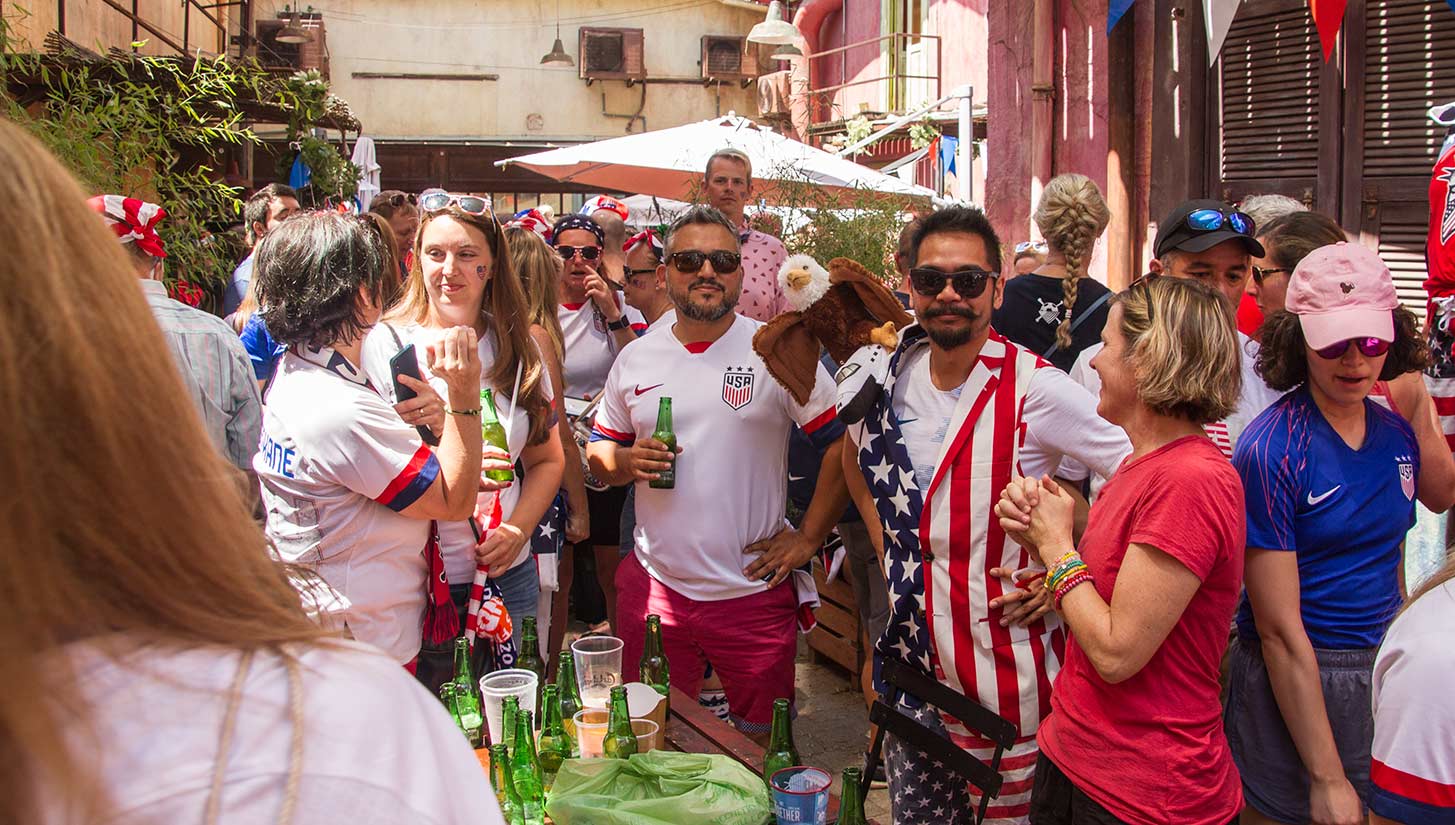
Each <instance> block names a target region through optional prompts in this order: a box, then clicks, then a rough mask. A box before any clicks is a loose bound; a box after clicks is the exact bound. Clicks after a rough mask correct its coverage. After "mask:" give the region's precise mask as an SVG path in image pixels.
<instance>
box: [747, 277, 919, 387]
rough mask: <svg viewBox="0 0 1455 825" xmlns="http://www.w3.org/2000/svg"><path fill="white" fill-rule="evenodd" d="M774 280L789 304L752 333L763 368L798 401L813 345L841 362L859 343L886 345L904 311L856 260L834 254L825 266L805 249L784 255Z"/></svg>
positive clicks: (811, 369)
mask: <svg viewBox="0 0 1455 825" xmlns="http://www.w3.org/2000/svg"><path fill="white" fill-rule="evenodd" d="M778 284H779V285H780V286H781V287H782V288H783V294H784V295H785V296H787V298H788V304H789V306H791V307H792V309H790V310H788V311H787V312H784V313H781V314H780V315H779V316H778V317H776V318H774V319H773V320H771V321H769V322H768V323H767V324H766V325H764V326H763V327H762V328H760V329H759V330H758V332H757V334H756V335H754V336H753V349H754V351H756V352H757V353H758V355H760V356H762V358H763V362H764V363H765V364H766V365H767V367H768V372H769V374H771V375H772V376H773V378H774V379H775V380H777V381H778V383H779V384H782V385H783V388H784V389H786V390H788V392H789V393H790V394H791V395H792V396H793V398H794V399H795V400H797V401H798V403H800V404H807V403H808V398H809V395H810V394H811V393H812V392H813V379H814V374H815V371H816V370H817V369H818V356H819V346H820V345H822V346H823V348H824V349H826V350H828V353H829V357H831V358H833V359H834V361H836V362H838V363H840V364H842V363H844V362H845V361H847V360H849V356H851V355H853V354H854V352H855V351H856V350H858V349H859V348H860V347H862V346H864V345H865V344H878V345H880V346H883V347H888V348H890V349H891V350H892V349H893V348H894V347H895V345H896V344H897V343H898V336H897V334H896V331H897V330H899V329H901V328H903V327H905V326H907V325H908V324H909V323H910V320H911V319H910V317H909V313H907V312H905V311H904V308H903V307H902V306H900V304H899V300H898V299H897V298H895V297H894V293H892V292H890V291H889V289H888V288H887V287H885V286H884V285H883V284H881V283H880V282H879V281H878V279H876V278H875V277H874V276H873V275H871V274H870V273H869V270H867V269H865V268H864V267H863V266H861V265H860V264H859V263H858V262H857V261H851V260H849V259H848V258H834V259H833V260H832V261H829V267H828V269H827V270H825V269H824V268H823V267H822V266H821V265H819V263H818V261H815V260H814V259H813V258H812V257H811V256H808V255H790V256H789V257H788V260H786V261H784V262H783V267H782V269H780V270H779V271H778Z"/></svg>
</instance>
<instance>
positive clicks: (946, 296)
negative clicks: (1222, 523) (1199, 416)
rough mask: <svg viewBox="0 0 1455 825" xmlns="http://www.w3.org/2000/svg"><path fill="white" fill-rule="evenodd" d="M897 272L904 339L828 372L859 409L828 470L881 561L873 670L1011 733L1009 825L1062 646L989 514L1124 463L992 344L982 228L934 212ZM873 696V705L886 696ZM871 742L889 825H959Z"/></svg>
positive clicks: (910, 763) (1049, 370)
mask: <svg viewBox="0 0 1455 825" xmlns="http://www.w3.org/2000/svg"><path fill="white" fill-rule="evenodd" d="M908 258H909V263H910V269H909V284H910V288H911V290H912V293H913V294H912V295H911V298H910V302H911V304H912V309H913V310H914V313H915V317H916V318H917V323H915V324H912V325H910V326H908V327H906V328H905V329H903V330H901V332H900V342H899V346H898V347H897V348H896V349H895V351H894V352H893V353H892V354H891V355H888V356H886V355H885V354H884V350H883V349H882V348H878V347H865V348H863V349H861V350H860V351H859V353H857V354H855V355H854V356H853V357H852V358H851V359H850V360H849V362H848V363H847V364H846V365H845V366H844V367H843V368H841V369H840V370H839V377H840V381H841V386H840V389H839V397H840V398H841V399H849V398H854V399H855V400H856V402H857V401H860V400H862V398H863V396H862V394H861V393H860V392H859V390H860V389H862V388H864V387H868V388H869V389H870V391H871V392H872V393H873V399H872V403H870V405H869V407H868V412H867V414H865V415H864V418H863V420H862V421H859V422H856V423H854V424H852V425H850V426H849V429H848V436H847V437H848V442H847V443H846V444H845V447H844V461H845V465H846V466H845V477H846V479H847V482H848V485H849V489H850V491H851V492H852V493H853V496H854V501H855V503H856V504H857V505H858V507H859V511H860V512H861V513H862V514H863V516H864V520H865V523H866V524H867V525H868V526H869V531H870V538H871V540H872V541H873V542H874V544H875V548H876V549H877V550H879V551H880V552H881V553H882V554H883V556H884V557H885V560H886V565H885V570H886V574H887V578H888V590H889V605H890V617H889V622H888V625H887V627H886V628H885V631H884V633H883V635H881V636H880V638H879V640H878V643H877V645H876V647H875V656H876V659H878V660H881V661H882V660H883V659H885V658H893V659H894V660H896V661H899V662H902V663H903V664H905V665H907V666H909V667H912V668H915V669H916V670H918V671H919V672H921V673H923V674H925V675H926V676H928V677H930V678H932V679H936V680H938V681H940V682H942V683H943V684H945V685H946V686H948V687H950V688H951V689H953V690H956V691H958V692H960V693H963V694H965V695H967V696H969V697H971V698H973V699H975V700H976V701H978V702H980V703H981V704H983V705H985V706H986V707H988V708H990V709H991V710H992V711H994V712H995V713H997V714H999V715H1000V716H1002V717H1004V718H1006V719H1009V720H1011V721H1012V722H1013V723H1014V724H1015V725H1016V728H1017V741H1016V743H1015V745H1014V747H1012V748H1011V749H1010V750H1009V751H1008V752H1007V753H1006V755H1005V759H1004V761H1003V762H1002V763H1001V771H1002V774H1003V776H1004V777H1005V780H1006V782H1007V783H1012V784H1010V785H1009V786H1008V790H1007V791H1005V792H1003V793H1002V795H1001V797H1000V798H999V799H997V800H996V802H995V806H996V810H998V811H999V814H998V815H997V816H994V817H992V820H993V821H995V822H1024V821H1025V820H1026V816H1027V814H1028V811H1029V808H1030V788H1031V779H1030V775H1031V771H1032V768H1033V766H1034V764H1035V761H1036V757H1037V754H1038V751H1037V748H1036V740H1035V735H1036V729H1037V727H1038V725H1039V723H1040V720H1041V716H1042V714H1043V713H1044V712H1045V710H1046V709H1048V708H1049V704H1048V702H1049V697H1050V690H1051V680H1052V679H1053V678H1054V677H1055V675H1056V673H1057V671H1058V670H1059V669H1060V666H1061V658H1060V653H1059V652H1058V651H1060V650H1062V649H1063V645H1064V642H1065V631H1064V629H1063V628H1062V625H1061V621H1060V619H1059V618H1058V617H1057V616H1056V615H1055V614H1054V613H1047V610H1048V608H1049V605H1048V604H1047V603H1046V602H1047V600H1046V598H1045V594H1044V589H1043V588H1042V587H1041V585H1040V580H1039V579H1038V578H1035V577H1034V574H1032V573H1031V572H1030V571H1029V570H1025V569H1026V568H1029V566H1030V563H1029V561H1028V556H1027V555H1026V552H1025V551H1024V550H1023V549H1022V548H1021V547H1020V546H1019V545H1018V544H1016V543H1015V542H1013V541H1011V540H1009V539H1008V538H1007V537H1006V535H1005V534H1004V533H1003V532H1002V531H1001V530H1000V528H999V520H998V518H997V517H996V516H995V515H994V512H993V508H994V506H995V503H996V501H997V500H998V499H999V497H1000V491H1001V490H1003V489H1004V488H1005V485H1006V484H1007V483H1009V482H1010V480H1011V479H1012V477H1013V476H1015V475H1020V474H1023V475H1027V476H1032V475H1034V476H1042V475H1049V474H1052V473H1053V472H1054V471H1055V469H1056V466H1057V464H1058V463H1059V462H1060V461H1061V460H1062V458H1063V457H1064V456H1072V457H1075V458H1076V459H1078V460H1079V461H1081V462H1083V463H1086V464H1089V465H1091V466H1094V467H1097V468H1099V469H1098V472H1105V473H1108V474H1109V473H1111V472H1112V471H1113V470H1114V469H1115V467H1116V465H1117V463H1118V462H1120V461H1121V459H1122V457H1123V456H1124V455H1126V453H1127V452H1129V451H1130V449H1131V447H1130V444H1129V443H1128V442H1127V438H1126V434H1125V433H1124V432H1122V431H1121V430H1120V429H1119V428H1117V427H1114V426H1112V425H1111V424H1109V423H1107V422H1106V421H1105V420H1103V419H1101V418H1100V417H1099V416H1097V414H1096V411H1095V408H1096V399H1094V398H1091V397H1090V396H1088V395H1087V393H1086V391H1085V390H1083V389H1082V388H1081V387H1079V386H1077V385H1076V384H1075V382H1073V381H1072V380H1071V379H1070V378H1069V377H1068V376H1067V375H1066V374H1065V373H1064V372H1061V371H1060V370H1058V369H1056V368H1055V367H1052V366H1050V365H1049V364H1046V363H1045V362H1044V361H1042V360H1041V359H1040V358H1039V357H1038V356H1037V355H1036V354H1035V353H1034V352H1031V351H1027V350H1024V349H1021V348H1020V347H1018V346H1016V345H1015V344H1013V343H1011V342H1010V341H1008V340H1006V339H1005V338H1004V337H1002V336H1001V335H999V334H998V333H997V332H996V331H995V330H994V329H992V328H991V325H990V316H991V310H992V309H993V308H994V306H995V304H996V303H997V301H998V300H999V297H1000V292H1001V284H1000V279H999V276H998V273H1000V272H1001V250H1000V241H999V239H998V238H997V237H996V234H995V230H994V229H993V228H992V227H991V225H990V222H989V220H987V219H986V217H985V215H984V213H982V212H981V211H980V210H978V209H973V208H968V207H951V208H949V209H944V210H941V211H939V212H936V213H934V214H932V215H929V216H927V217H925V218H924V219H923V220H922V222H921V223H920V224H919V225H918V226H917V227H916V228H915V230H914V232H913V233H912V234H911V236H910V238H909V254H908ZM868 374H875V375H876V377H880V383H879V385H878V389H877V391H875V390H874V389H873V386H874V385H871V384H866V383H865V382H864V381H863V378H864V377H865V376H866V375H868ZM844 409H845V414H849V407H848V406H847V405H846V406H845V408H844ZM922 542H924V543H923V544H922ZM1019 571H1024V572H1020V575H1016V574H1017V572H1019ZM1032 591H1034V595H1033V592H1032ZM875 687H876V688H877V689H879V691H880V692H881V693H883V692H884V689H885V687H886V686H885V685H883V684H876V685H875ZM902 702H903V704H904V706H905V710H904V712H906V713H909V714H912V715H914V716H915V717H916V718H918V719H919V721H920V722H921V723H922V724H924V725H925V726H927V727H930V728H933V729H937V730H938V729H942V728H943V729H945V730H946V732H947V733H948V735H949V737H950V739H951V741H953V742H955V743H956V744H957V745H958V746H960V747H962V748H965V749H966V750H967V751H969V752H970V753H972V754H974V755H975V756H976V757H977V758H980V759H988V758H989V756H990V752H989V749H986V748H982V747H980V740H978V738H976V737H974V736H973V735H972V734H971V732H970V731H969V730H967V729H966V728H965V727H963V726H961V725H960V724H959V723H958V722H957V721H955V720H952V719H941V718H940V717H939V716H938V715H937V714H935V713H933V712H932V711H929V710H927V709H926V708H924V707H922V706H921V705H920V703H919V702H918V700H914V699H910V698H905V699H903V700H902ZM887 741H888V746H887V750H886V763H887V765H888V773H889V782H890V798H891V800H894V803H893V804H894V806H895V809H896V812H895V817H894V818H895V820H896V821H903V820H905V819H907V818H913V817H915V816H916V815H917V814H922V813H923V812H925V811H927V810H930V809H937V810H936V817H935V821H937V822H969V821H971V820H972V819H973V812H974V811H975V807H976V804H977V803H978V798H977V797H975V796H974V795H973V791H972V790H971V789H969V788H968V787H966V786H965V785H963V784H960V783H956V782H941V781H939V778H937V779H935V781H933V782H930V781H926V780H925V779H924V777H925V776H927V775H937V774H939V771H938V770H937V769H936V767H935V766H934V765H933V764H932V763H929V761H928V760H927V759H925V758H922V757H921V756H920V755H919V754H920V752H919V751H918V750H917V749H916V748H914V747H912V746H908V745H906V744H904V743H902V742H900V741H899V740H898V739H896V738H894V737H890V738H889V739H888V740H887ZM926 799H928V800H931V801H930V804H929V805H928V807H923V806H922V805H921V801H922V800H926ZM905 806H913V807H910V808H906V807H905ZM942 812H949V813H942Z"/></svg>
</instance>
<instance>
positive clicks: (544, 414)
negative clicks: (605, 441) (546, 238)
mask: <svg viewBox="0 0 1455 825" xmlns="http://www.w3.org/2000/svg"><path fill="white" fill-rule="evenodd" d="M440 217H450V218H453V219H454V220H455V221H456V222H457V223H460V224H463V225H465V226H469V227H473V228H474V229H478V230H479V231H480V232H481V233H482V234H483V235H484V236H485V241H486V243H487V244H488V245H489V247H490V281H489V282H488V283H486V285H485V295H484V297H483V299H482V300H481V302H480V318H481V321H482V322H483V324H484V326H485V329H487V330H489V331H490V332H492V333H493V334H494V340H495V363H493V364H490V365H488V366H487V367H486V369H487V370H488V372H487V373H486V377H487V378H488V379H489V380H490V383H491V384H492V385H494V386H495V387H498V388H499V390H500V391H499V393H497V394H498V395H502V396H504V397H506V398H509V397H510V392H509V390H507V389H505V388H506V387H513V386H515V370H516V365H517V364H519V365H520V367H521V377H520V396H519V398H517V399H516V402H517V403H518V404H520V406H521V408H522V409H524V410H525V411H526V415H527V416H528V417H529V419H530V435H529V436H528V437H527V439H526V441H527V443H530V444H540V443H542V442H544V441H545V440H546V438H547V436H549V435H550V420H549V419H550V413H551V410H550V404H548V403H547V401H546V388H545V375H546V370H545V365H544V364H543V363H542V362H541V354H540V350H539V349H537V348H536V343H535V341H534V339H532V338H531V335H530V325H531V322H530V318H529V313H528V307H529V305H528V304H527V303H526V300H525V290H524V289H522V288H521V285H520V279H519V278H517V277H516V275H515V268H514V267H513V266H511V265H510V254H509V252H508V251H507V250H506V247H505V240H504V237H503V235H502V233H501V230H500V224H498V223H496V221H495V218H494V216H491V215H472V214H470V213H468V212H465V211H464V210H462V209H460V207H458V206H455V205H453V204H452V205H451V206H449V207H448V208H446V209H441V210H437V211H435V212H426V213H424V214H423V215H422V216H421V217H420V221H419V231H418V232H417V233H415V236H414V262H413V263H412V264H411V265H410V267H409V278H408V280H406V281H405V283H404V294H403V295H402V296H401V297H400V299H399V302H398V303H397V304H395V306H394V308H393V309H391V310H389V312H388V313H387V314H386V315H385V320H386V321H404V322H406V323H415V324H422V323H424V322H426V321H428V320H429V317H430V313H431V311H432V310H431V307H430V302H429V292H428V291H426V289H425V286H424V270H423V269H422V268H421V266H422V263H423V260H424V255H423V251H422V250H423V248H424V229H425V227H427V226H429V224H430V222H431V221H434V220H436V219H438V218H440Z"/></svg>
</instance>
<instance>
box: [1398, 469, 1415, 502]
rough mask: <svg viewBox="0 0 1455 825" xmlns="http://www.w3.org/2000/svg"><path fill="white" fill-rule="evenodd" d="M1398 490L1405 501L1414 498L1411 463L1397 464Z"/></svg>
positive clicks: (1413, 477) (1413, 472) (1413, 471)
mask: <svg viewBox="0 0 1455 825" xmlns="http://www.w3.org/2000/svg"><path fill="white" fill-rule="evenodd" d="M1399 489H1400V492H1402V493H1404V497H1405V498H1407V499H1413V498H1414V497H1415V465H1414V463H1413V462H1409V461H1401V462H1400V463H1399Z"/></svg>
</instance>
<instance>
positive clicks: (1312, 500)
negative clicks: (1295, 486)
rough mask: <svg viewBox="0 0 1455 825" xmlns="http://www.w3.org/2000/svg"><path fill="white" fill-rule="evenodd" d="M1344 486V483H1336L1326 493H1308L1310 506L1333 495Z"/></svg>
mask: <svg viewBox="0 0 1455 825" xmlns="http://www.w3.org/2000/svg"><path fill="white" fill-rule="evenodd" d="M1343 486H1344V485H1342V484H1335V485H1334V489H1332V490H1330V491H1328V492H1327V493H1324V494H1323V495H1321V496H1316V495H1314V494H1313V493H1309V494H1308V503H1309V506H1310V507H1312V506H1314V505H1315V504H1318V503H1319V502H1321V501H1323V500H1324V499H1326V498H1328V497H1329V496H1331V495H1333V494H1334V493H1337V492H1339V488H1340V487H1343Z"/></svg>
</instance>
